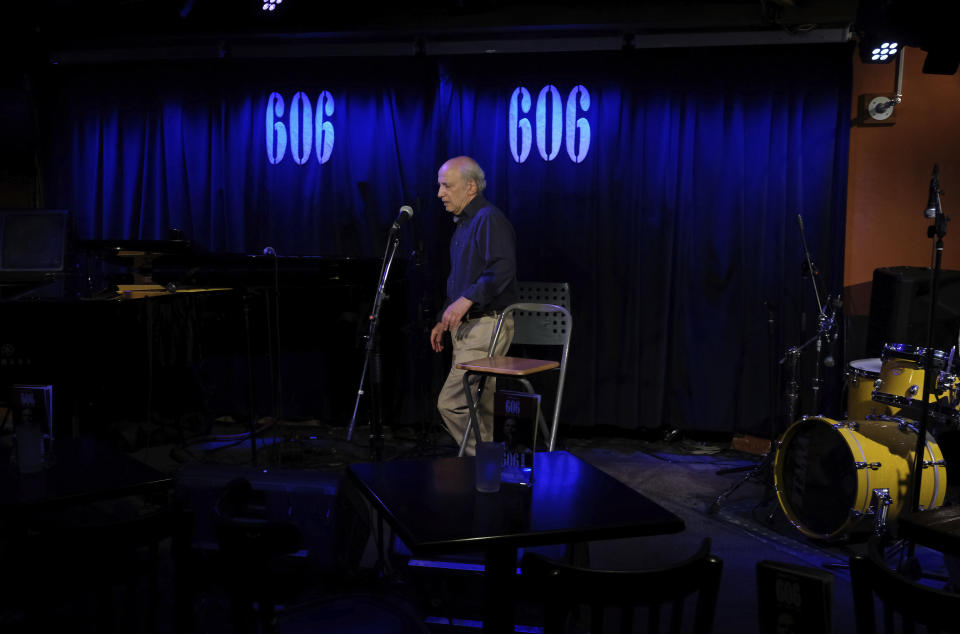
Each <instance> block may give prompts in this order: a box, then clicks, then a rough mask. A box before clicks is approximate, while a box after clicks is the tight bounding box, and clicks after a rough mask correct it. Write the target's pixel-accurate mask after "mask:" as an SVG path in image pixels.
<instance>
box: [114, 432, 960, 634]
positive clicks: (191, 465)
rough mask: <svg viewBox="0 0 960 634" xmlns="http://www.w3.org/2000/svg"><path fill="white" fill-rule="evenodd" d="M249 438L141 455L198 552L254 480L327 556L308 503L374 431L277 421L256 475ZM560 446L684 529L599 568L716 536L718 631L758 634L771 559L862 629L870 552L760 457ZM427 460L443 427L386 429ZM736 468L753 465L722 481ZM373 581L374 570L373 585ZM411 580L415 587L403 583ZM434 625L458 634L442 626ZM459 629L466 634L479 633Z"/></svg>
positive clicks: (203, 617) (681, 549) (205, 582)
mask: <svg viewBox="0 0 960 634" xmlns="http://www.w3.org/2000/svg"><path fill="white" fill-rule="evenodd" d="M147 431H148V432H149V431H150V430H147ZM242 431H243V430H242V428H241V427H239V426H236V425H232V424H231V423H229V422H224V423H219V424H218V426H217V428H216V433H215V434H211V435H209V436H207V437H205V438H202V439H198V440H197V441H195V442H192V443H190V444H188V445H186V446H184V445H182V444H159V443H158V444H157V445H155V446H151V447H145V446H144V447H141V448H140V449H139V450H138V451H137V452H136V453H135V455H136V456H137V457H139V458H140V459H142V460H144V461H145V462H148V463H150V464H152V465H154V466H156V467H158V468H160V469H162V470H165V471H168V472H170V473H172V474H174V475H175V476H176V478H177V481H178V486H179V487H180V488H181V490H183V491H185V492H186V493H187V497H188V499H189V500H191V503H192V504H193V505H194V506H195V509H194V510H195V514H196V517H197V526H196V529H195V534H194V545H195V546H196V548H197V549H198V550H199V551H200V552H213V551H214V550H215V547H216V541H215V537H214V536H213V533H212V528H211V526H210V523H209V508H210V505H212V501H213V499H214V497H215V495H216V492H217V490H218V489H219V487H221V486H222V485H223V484H225V483H226V482H227V481H228V480H229V479H231V478H232V477H236V476H237V475H245V476H247V477H249V478H250V479H251V481H253V483H254V485H255V487H260V488H264V489H266V490H268V491H270V490H273V491H277V492H279V493H278V494H280V495H283V496H285V497H284V504H286V505H287V508H289V509H290V512H291V517H292V518H293V519H294V520H295V521H298V522H300V523H302V525H303V527H304V533H305V548H307V549H316V550H317V551H318V552H322V551H324V549H329V548H330V546H331V542H330V538H331V534H332V531H333V528H331V527H330V526H329V525H325V524H324V522H323V521H322V517H320V516H322V515H323V513H324V511H323V509H322V507H323V505H320V506H319V507H318V506H317V505H316V504H313V505H311V506H310V507H309V508H310V510H309V511H306V510H304V509H305V508H306V507H307V503H306V502H305V501H304V500H308V499H312V500H316V499H317V496H321V497H325V498H326V499H329V500H331V505H332V499H333V497H334V496H335V495H336V491H337V487H338V485H339V477H340V475H341V474H342V473H343V470H344V468H345V466H346V465H347V464H349V463H350V462H358V461H367V460H369V459H370V451H369V448H368V447H367V438H368V429H366V428H363V427H358V428H357V429H356V430H355V433H354V436H353V441H352V442H348V441H347V440H346V429H345V428H343V427H330V426H324V425H320V424H314V423H309V422H308V423H296V424H294V423H290V424H282V425H276V426H274V427H272V428H271V429H269V430H268V431H267V432H266V433H264V434H262V435H261V442H260V443H258V447H257V465H256V467H253V466H252V465H251V458H252V453H251V449H250V446H249V443H247V442H243V441H238V437H236V436H234V435H233V434H240V433H242ZM124 433H126V434H127V435H128V438H134V437H138V438H139V439H140V440H141V441H142V440H143V438H144V436H143V434H144V433H145V431H144V429H142V428H141V429H133V428H132V429H130V430H128V431H125V432H124ZM150 435H155V434H152V433H151V434H150ZM560 445H562V447H558V448H565V449H567V450H569V451H571V452H572V453H574V454H576V455H577V456H579V457H581V458H583V459H585V460H587V461H588V462H590V463H592V464H594V465H595V466H597V467H598V468H600V469H602V470H603V471H605V472H607V473H609V474H610V475H612V476H614V477H615V478H617V479H619V480H621V481H622V482H624V483H626V484H627V485H629V486H631V487H633V488H635V489H636V490H638V491H640V492H642V493H643V494H645V495H646V496H648V497H650V498H652V499H653V500H655V501H656V502H658V503H659V504H661V505H662V506H664V507H666V508H667V509H669V510H670V511H673V512H674V513H676V514H678V515H680V516H681V517H682V518H683V519H684V521H685V522H686V530H685V531H683V532H682V533H679V534H675V535H665V536H657V537H644V538H636V539H624V540H611V541H602V542H592V543H590V544H589V557H590V563H591V565H592V566H594V567H598V568H610V569H616V568H622V569H629V568H650V567H659V566H662V565H667V564H669V563H671V562H675V561H677V560H679V559H682V558H684V557H686V556H687V555H689V554H692V553H694V552H695V551H696V550H697V548H698V546H699V544H700V542H701V540H702V539H703V538H704V537H710V538H711V539H712V550H713V552H714V553H715V554H716V555H718V556H719V557H720V558H721V559H722V560H723V562H724V569H723V581H722V587H721V590H720V597H719V603H718V607H717V614H716V621H715V627H714V632H718V633H730V634H750V633H752V632H757V631H758V589H757V581H756V565H757V562H760V561H763V560H772V561H777V562H786V563H790V564H795V565H799V566H807V567H812V568H817V569H819V570H829V571H830V572H831V573H832V574H833V602H832V622H833V631H834V632H849V631H853V630H854V616H853V610H852V596H851V589H850V582H849V574H848V572H847V571H846V570H845V569H844V568H842V565H843V564H845V563H846V561H847V559H848V557H849V556H850V555H851V554H852V553H855V552H860V551H862V550H863V549H864V547H865V544H864V542H863V540H862V539H855V540H848V541H846V542H837V543H826V542H823V541H819V540H813V539H810V538H808V537H806V536H804V535H803V534H802V533H801V532H800V531H798V530H797V529H796V528H795V527H794V526H793V525H791V524H790V522H789V521H788V520H787V518H786V517H785V515H784V512H783V511H782V509H781V508H780V506H779V504H778V502H777V501H776V498H775V496H774V495H773V490H772V487H771V485H770V484H771V483H770V482H768V480H769V477H768V476H767V475H766V473H765V472H762V473H754V474H753V476H750V474H751V471H750V470H749V469H747V468H748V467H752V466H753V465H755V464H757V463H758V462H759V460H760V458H759V457H758V456H753V455H749V454H744V453H741V452H738V451H735V450H733V449H731V448H730V444H729V443H725V442H706V441H695V440H690V439H685V438H683V437H682V435H681V437H680V438H679V439H677V440H674V441H672V442H667V441H650V440H641V439H639V438H626V437H615V436H607V437H598V436H593V437H590V438H565V439H562V440H561V443H560ZM430 455H436V456H442V455H455V447H454V444H453V442H452V441H451V440H450V439H449V438H448V437H447V436H446V435H445V434H444V433H442V432H441V431H439V430H436V429H434V430H432V431H430V432H429V433H423V432H421V431H418V430H412V429H398V430H392V429H388V432H387V435H386V440H385V447H384V459H388V460H389V459H397V458H404V457H415V456H430ZM735 467H744V468H745V469H744V470H742V471H739V472H734V473H725V474H718V473H717V472H718V471H721V470H724V469H729V468H735ZM736 483H740V484H741V485H740V486H739V487H738V488H737V489H736V490H735V491H734V492H733V493H732V494H730V495H729V496H728V497H725V499H724V500H723V501H722V503H721V504H720V505H719V508H717V505H716V504H715V502H716V500H717V497H718V496H719V495H720V494H721V493H724V492H726V491H728V490H729V489H730V487H732V486H733V485H734V484H736ZM711 507H713V508H711ZM318 509H319V510H318ZM318 518H319V519H318ZM401 550H402V547H401ZM917 555H918V557H919V559H920V563H921V565H922V567H923V570H924V572H925V573H929V574H930V575H932V579H931V580H928V581H925V582H927V583H930V584H931V585H934V586H937V587H941V586H942V585H943V580H944V579H945V575H946V569H945V566H944V564H943V559H942V556H940V555H939V554H938V553H935V552H933V551H929V550H926V549H924V548H918V549H917ZM329 556H330V553H329V552H327V553H326V554H323V555H321V556H320V557H319V558H318V561H320V562H321V565H323V564H325V563H327V562H328V561H329ZM374 560H375V549H374V548H373V547H372V544H368V546H367V548H366V550H365V552H364V554H363V557H362V561H361V562H360V566H361V568H363V567H364V566H366V567H368V568H370V567H372V566H373V565H374ZM201 561H203V558H201ZM834 566H838V567H834ZM421 572H422V571H418V573H417V574H420V573H421ZM391 574H392V575H394V576H393V578H391V577H390V575H391ZM375 576H376V575H375V574H373V572H372V570H371V575H370V577H371V578H373V577H375ZM410 578H411V575H410V574H407V573H406V572H404V571H402V570H400V571H398V570H396V569H390V570H387V574H386V576H385V577H383V576H382V577H381V582H385V585H386V587H390V588H393V590H398V589H399V590H400V591H401V592H402V593H403V594H404V595H405V596H407V597H410V596H416V593H417V592H421V591H422V590H423V587H424V584H423V583H419V584H415V585H416V587H413V586H410V585H409V583H410V582H409V579H410ZM198 579H200V580H201V581H200V583H199V584H198V589H199V595H198V599H197V606H196V611H195V613H196V616H197V619H198V631H203V632H229V631H231V630H230V628H229V626H228V625H227V621H228V616H229V615H228V612H227V605H226V600H225V597H224V595H223V593H222V591H221V590H220V589H219V588H218V586H217V584H216V581H215V578H214V575H212V574H211V575H210V576H204V575H200V576H199V577H198ZM404 584H408V587H402V586H404ZM426 585H427V586H429V584H426ZM424 599H426V598H424ZM454 603H455V602H454ZM445 609H448V610H449V611H451V612H452V611H455V609H456V605H452V606H451V605H447V606H446V607H445ZM433 616H438V617H439V616H441V615H439V614H438V615H433ZM164 627H169V625H168V624H161V630H162V629H163V628H164ZM434 628H435V629H436V630H437V631H453V630H451V628H447V627H445V626H443V625H435V626H434ZM454 629H456V628H454ZM460 629H462V631H470V629H471V628H460ZM457 631H460V630H459V629H457ZM534 631H535V630H534Z"/></svg>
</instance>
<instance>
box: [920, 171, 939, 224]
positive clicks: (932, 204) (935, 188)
mask: <svg viewBox="0 0 960 634" xmlns="http://www.w3.org/2000/svg"><path fill="white" fill-rule="evenodd" d="M939 194H940V166H939V165H937V164H936V163H934V164H933V174H931V175H930V197H929V198H928V199H927V208H926V209H924V210H923V217H924V218H936V217H937V207H938V206H939V205H938V204H937V203H938V198H937V197H938V195H939Z"/></svg>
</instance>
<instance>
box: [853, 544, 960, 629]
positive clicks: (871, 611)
mask: <svg viewBox="0 0 960 634" xmlns="http://www.w3.org/2000/svg"><path fill="white" fill-rule="evenodd" d="M850 581H851V586H852V588H853V609H854V616H855V618H856V623H857V634H868V633H869V634H875V633H876V632H881V631H883V632H886V633H887V634H892V633H893V632H915V631H918V630H917V626H919V625H922V626H924V627H925V628H926V631H927V632H928V634H933V633H934V632H958V631H960V624H958V622H957V615H958V614H960V595H958V594H954V593H952V592H944V591H943V590H938V589H936V588H932V587H930V586H926V585H923V584H920V583H917V582H915V581H912V580H910V579H908V578H907V577H905V576H904V575H902V574H900V573H898V572H896V571H895V570H891V569H890V568H889V567H888V566H887V565H886V564H885V563H884V562H883V557H882V555H881V552H880V544H879V540H878V539H877V538H875V537H874V538H871V539H870V542H869V543H868V545H867V553H866V554H862V555H856V556H854V557H851V558H850ZM874 596H876V597H877V598H879V599H880V601H881V603H882V613H883V627H884V629H883V630H880V629H878V628H877V626H876V611H875V610H876V606H875V605H874Z"/></svg>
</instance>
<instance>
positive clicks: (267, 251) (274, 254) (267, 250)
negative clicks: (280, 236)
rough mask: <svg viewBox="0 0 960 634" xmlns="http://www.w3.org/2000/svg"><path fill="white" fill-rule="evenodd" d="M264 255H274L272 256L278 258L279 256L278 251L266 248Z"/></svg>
mask: <svg viewBox="0 0 960 634" xmlns="http://www.w3.org/2000/svg"><path fill="white" fill-rule="evenodd" d="M263 254H264V255H272V256H274V257H276V255H277V250H276V249H274V248H273V247H264V249H263Z"/></svg>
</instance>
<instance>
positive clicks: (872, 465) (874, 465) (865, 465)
mask: <svg viewBox="0 0 960 634" xmlns="http://www.w3.org/2000/svg"><path fill="white" fill-rule="evenodd" d="M853 466H854V468H855V469H873V470H874V471H879V470H880V467H882V466H883V464H882V463H880V462H854V463H853Z"/></svg>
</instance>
